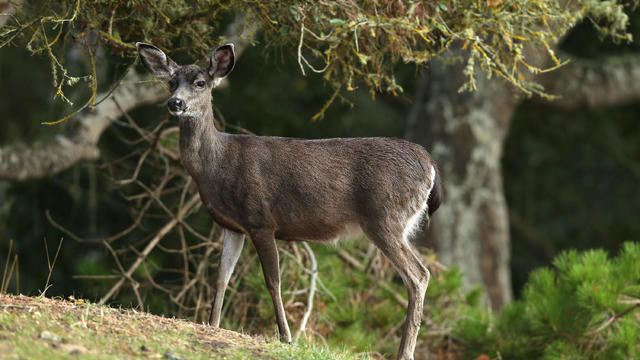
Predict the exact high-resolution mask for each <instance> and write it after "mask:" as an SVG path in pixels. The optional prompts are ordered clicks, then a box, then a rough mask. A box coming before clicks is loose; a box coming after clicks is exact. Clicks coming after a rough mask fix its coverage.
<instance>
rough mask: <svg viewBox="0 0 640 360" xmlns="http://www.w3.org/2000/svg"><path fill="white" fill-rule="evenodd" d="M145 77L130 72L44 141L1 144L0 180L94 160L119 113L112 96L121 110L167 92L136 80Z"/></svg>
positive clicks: (19, 178)
mask: <svg viewBox="0 0 640 360" xmlns="http://www.w3.org/2000/svg"><path fill="white" fill-rule="evenodd" d="M143 79H147V78H146V77H144V78H143V77H141V76H140V75H137V74H135V73H134V72H130V73H129V74H128V75H127V76H126V77H125V78H124V79H123V80H122V81H121V85H120V86H118V88H117V89H116V90H115V91H114V92H113V93H112V94H111V95H109V94H108V93H104V94H101V96H99V98H100V99H102V98H104V97H105V96H109V97H110V99H108V100H105V101H104V102H102V103H101V104H100V105H98V106H97V107H96V108H95V110H93V111H91V112H86V113H81V114H79V115H77V116H75V117H74V118H71V119H70V120H68V123H67V124H66V126H65V129H64V131H63V132H62V133H60V134H58V135H56V136H54V137H52V138H49V139H47V140H45V141H44V142H43V143H40V144H38V143H36V144H30V145H29V146H25V145H9V146H7V147H5V148H0V180H9V181H24V180H29V179H34V178H40V177H43V176H49V175H53V174H55V173H57V172H60V171H62V170H65V169H67V168H68V167H70V166H71V165H73V164H75V163H77V162H78V161H81V160H95V159H97V158H98V156H99V155H100V151H99V149H98V147H97V144H98V140H99V139H100V135H102V133H103V132H104V130H105V129H106V128H107V127H108V126H109V125H110V124H111V121H112V119H116V118H118V117H120V116H121V115H122V112H121V109H120V108H118V106H117V105H116V103H115V102H114V101H113V100H116V99H117V102H118V104H120V107H121V108H122V110H124V111H129V110H131V109H134V108H136V107H138V106H141V105H145V104H149V103H153V102H156V101H159V100H160V99H162V97H164V96H166V93H165V91H163V89H162V88H161V87H159V86H157V85H154V84H153V83H151V82H148V83H143V84H139V82H140V81H141V80H143Z"/></svg>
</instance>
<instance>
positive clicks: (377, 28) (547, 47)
mask: <svg viewBox="0 0 640 360" xmlns="http://www.w3.org/2000/svg"><path fill="white" fill-rule="evenodd" d="M636 3H637V1H635V0H634V1H632V2H631V3H630V4H632V5H629V6H635V5H636ZM624 11H625V5H624V3H623V2H621V1H615V0H612V1H599V0H579V1H560V0H553V1H547V0H528V1H522V0H512V1H505V0H485V1H478V0H456V1H445V0H439V1H409V2H400V1H360V2H354V1H324V2H307V1H299V0H289V1H205V0H199V1H166V0H164V1H153V2H137V1H130V2H121V1H115V0H102V1H80V0H77V1H71V0H66V1H64V0H63V1H47V2H44V4H40V3H39V2H35V3H29V4H25V5H23V6H22V8H21V9H20V11H19V12H18V14H17V15H16V16H15V17H14V19H13V21H11V22H10V23H9V24H7V25H5V26H3V27H2V28H0V48H1V47H3V46H5V45H7V44H12V43H14V44H20V45H22V46H25V47H26V48H27V49H28V50H29V51H31V52H32V53H33V54H41V55H45V56H47V57H48V58H49V59H50V63H51V73H52V78H53V82H52V85H53V87H54V88H55V89H56V91H55V97H60V98H61V99H62V100H64V101H65V102H67V103H69V104H72V102H71V100H70V99H69V97H68V96H66V95H65V90H64V88H65V87H70V86H74V85H75V84H77V83H79V82H82V81H86V82H87V83H88V84H89V86H88V87H89V89H90V91H91V95H90V96H89V99H88V100H87V101H86V103H85V105H83V106H81V107H80V109H79V110H76V111H74V112H72V113H71V114H70V115H69V116H67V117H64V118H62V119H61V121H62V120H65V119H67V118H69V117H70V116H73V115H74V114H76V113H77V112H79V111H80V110H81V109H84V108H86V107H92V106H95V105H96V104H97V102H98V101H100V100H101V99H97V98H96V94H97V89H98V87H99V85H100V86H103V85H102V80H101V82H100V84H99V82H98V78H97V74H98V70H97V69H96V66H97V62H98V61H99V59H98V56H97V53H98V49H99V48H107V49H109V50H110V51H111V54H112V55H115V56H124V57H128V58H129V60H125V61H129V62H132V61H133V58H134V57H135V46H134V45H133V44H134V43H135V42H136V41H140V40H145V41H148V42H152V43H154V44H156V45H158V46H160V47H162V48H164V49H167V50H171V51H178V52H183V53H184V52H186V53H188V54H189V55H190V56H191V57H196V56H197V58H201V57H203V56H205V55H206V54H207V52H208V51H209V50H210V49H212V48H213V47H214V46H215V45H216V44H219V43H221V42H223V41H225V40H224V38H222V37H221V34H222V33H223V29H224V28H225V25H228V23H229V22H230V21H231V19H232V18H233V17H234V14H243V15H244V22H245V24H246V29H248V30H249V31H247V32H248V33H249V34H246V35H247V36H252V35H253V33H256V32H259V33H260V34H261V36H262V37H261V38H262V39H263V41H264V42H265V43H266V44H268V45H277V46H282V47H284V48H287V49H289V51H288V52H289V53H297V59H298V64H299V66H300V69H301V71H302V72H303V73H305V69H310V70H312V71H314V72H318V73H323V78H324V79H325V80H326V81H328V82H329V83H330V84H331V85H332V87H333V88H334V89H335V92H334V95H333V96H332V97H331V98H330V101H329V102H332V101H333V100H334V99H335V98H336V97H337V95H338V94H339V92H340V91H341V90H343V89H346V90H348V91H351V90H353V89H355V88H357V86H358V84H359V83H361V82H364V83H365V84H366V86H368V87H369V89H370V90H371V93H372V96H373V94H374V92H373V91H374V90H385V91H389V92H392V93H396V92H399V91H402V87H401V85H400V84H398V83H397V82H396V77H395V71H394V70H395V64H397V63H399V62H404V63H414V64H423V63H426V62H428V61H429V60H431V59H432V58H433V57H435V56H449V55H450V54H449V53H446V52H445V50H447V49H450V48H462V49H464V52H463V54H464V58H465V59H466V60H465V61H466V62H467V66H466V68H465V70H464V73H465V75H466V76H467V81H466V83H465V84H464V85H462V84H461V85H462V86H461V88H460V89H461V90H475V88H476V85H475V76H476V71H477V68H479V69H480V70H481V71H482V72H484V73H485V74H486V75H487V76H489V77H491V76H498V77H501V78H503V79H504V80H506V81H508V82H510V83H512V84H513V85H515V86H516V87H518V88H520V89H521V90H522V91H523V92H524V93H525V94H527V95H530V94H533V93H536V94H540V95H543V96H548V95H547V94H545V92H544V89H543V88H542V87H541V86H540V85H539V84H536V83H534V82H532V81H531V80H530V76H528V75H527V74H529V73H539V72H543V71H549V70H553V69H555V68H557V67H559V66H561V65H562V64H563V62H562V61H561V60H560V59H558V58H557V57H556V55H555V54H554V52H553V50H552V48H551V46H552V45H553V44H554V43H555V42H556V41H557V40H558V38H559V37H560V36H562V35H563V34H564V33H565V32H566V31H567V30H568V29H569V28H571V27H573V26H574V25H575V24H576V23H577V22H579V21H581V20H582V19H585V18H586V19H590V20H591V21H592V22H593V23H594V24H595V25H596V27H597V28H598V29H599V30H600V33H601V34H604V35H607V36H609V37H611V38H613V39H614V40H630V39H631V36H630V34H628V33H627V26H628V23H629V19H628V16H627V15H626V14H625V12H624ZM235 16H236V19H238V18H240V19H241V16H242V15H235ZM238 35H239V34H234V36H238ZM69 41H74V42H76V43H79V44H80V45H82V47H83V48H84V49H85V51H86V55H87V58H88V61H87V66H86V67H87V68H88V73H85V74H78V75H74V74H72V71H70V70H69V68H70V66H69V64H68V60H66V59H65V58H66V53H65V50H66V49H67V47H66V46H67V45H66V44H67V43H68V42H69ZM294 49H297V51H296V50H294ZM530 49H534V50H535V51H534V52H531V51H529V50H530ZM535 52H543V53H547V54H548V56H549V57H550V58H551V59H552V60H553V63H554V64H553V65H552V67H551V68H549V69H542V68H540V67H539V66H541V65H536V61H537V59H536V56H537V55H538V54H535ZM116 59H117V58H113V59H111V60H112V61H118V62H119V60H116ZM100 60H101V59H100ZM327 106H328V105H327ZM327 106H325V107H324V108H323V109H322V110H321V113H323V112H324V110H326V107H327Z"/></svg>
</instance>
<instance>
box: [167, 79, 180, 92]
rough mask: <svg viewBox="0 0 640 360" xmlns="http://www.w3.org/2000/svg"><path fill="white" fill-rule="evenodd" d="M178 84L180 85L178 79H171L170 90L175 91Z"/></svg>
mask: <svg viewBox="0 0 640 360" xmlns="http://www.w3.org/2000/svg"><path fill="white" fill-rule="evenodd" d="M177 86H178V82H177V81H176V79H171V80H169V90H170V91H174V90H175V89H176V87H177Z"/></svg>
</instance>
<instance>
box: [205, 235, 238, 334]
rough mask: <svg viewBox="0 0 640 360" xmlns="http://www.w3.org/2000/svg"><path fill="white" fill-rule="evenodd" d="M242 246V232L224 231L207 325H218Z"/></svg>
mask: <svg viewBox="0 0 640 360" xmlns="http://www.w3.org/2000/svg"><path fill="white" fill-rule="evenodd" d="M243 246H244V234H239V233H236V232H233V231H230V230H225V231H224V240H223V241H222V254H221V255H220V265H219V266H218V281H217V282H216V297H215V300H214V301H213V305H212V306H211V315H210V316H209V325H211V326H213V327H216V328H217V327H219V326H220V312H221V311H222V303H223V301H224V293H225V291H226V290H227V285H228V284H229V279H230V278H231V274H233V269H235V267H236V263H237V262H238V258H239V257H240V253H241V252H242V247H243Z"/></svg>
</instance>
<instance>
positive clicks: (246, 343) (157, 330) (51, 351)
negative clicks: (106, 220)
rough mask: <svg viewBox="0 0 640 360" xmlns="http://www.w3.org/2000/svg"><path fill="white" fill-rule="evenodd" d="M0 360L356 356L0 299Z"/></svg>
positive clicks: (78, 305) (135, 316)
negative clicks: (8, 359) (21, 359)
mask: <svg viewBox="0 0 640 360" xmlns="http://www.w3.org/2000/svg"><path fill="white" fill-rule="evenodd" d="M0 358H28V359H38V358H42V359H44V358H46V359H68V358H74V359H83V358H85V359H89V358H90V359H123V358H164V359H230V360H240V359H312V360H324V359H326V360H330V359H332V360H350V359H357V358H358V357H356V356H354V355H351V354H349V353H348V352H347V351H344V350H342V351H335V350H332V349H328V348H326V347H322V346H319V345H317V344H309V343H306V342H300V343H299V344H296V345H293V346H291V345H285V344H282V343H280V342H278V341H276V340H275V339H264V338H261V337H251V336H248V335H244V334H239V333H236V332H233V331H228V330H223V329H212V328H210V327H208V326H206V325H202V324H195V323H193V322H189V321H185V320H178V319H170V318H164V317H160V316H155V315H151V314H147V313H143V312H137V311H134V310H124V309H114V308H110V307H106V306H99V305H96V304H90V303H87V302H84V301H78V300H73V301H65V300H55V299H47V298H41V297H26V296H21V295H20V296H13V295H0Z"/></svg>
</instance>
